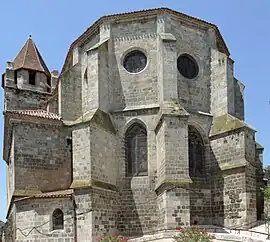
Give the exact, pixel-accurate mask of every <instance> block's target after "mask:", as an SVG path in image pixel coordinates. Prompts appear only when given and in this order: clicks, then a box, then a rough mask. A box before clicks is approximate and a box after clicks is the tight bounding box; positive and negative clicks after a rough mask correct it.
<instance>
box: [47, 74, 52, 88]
mask: <svg viewBox="0 0 270 242" xmlns="http://www.w3.org/2000/svg"><path fill="white" fill-rule="evenodd" d="M47 92H51V79H50V78H49V77H48V78H47Z"/></svg>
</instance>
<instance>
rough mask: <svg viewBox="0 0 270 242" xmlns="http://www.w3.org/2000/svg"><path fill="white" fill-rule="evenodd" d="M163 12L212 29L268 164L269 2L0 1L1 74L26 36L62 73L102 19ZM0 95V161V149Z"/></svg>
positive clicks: (2, 207)
mask: <svg viewBox="0 0 270 242" xmlns="http://www.w3.org/2000/svg"><path fill="white" fill-rule="evenodd" d="M158 7H168V8H171V9H174V10H177V11H180V12H183V13H186V14H189V15H191V16H194V17H197V18H200V19H203V20H206V21H208V22H211V23H214V24H216V25H217V26H218V27H219V30H220V31H221V34H222V36H223V38H224V40H225V42H226V44H227V46H228V48H229V50H230V53H231V57H232V59H233V60H234V61H235V77H236V78H237V79H239V80H240V81H242V82H243V83H244V85H245V86H246V88H245V118H246V122H247V123H248V124H251V125H252V126H253V127H254V128H255V129H256V130H257V134H256V138H257V140H258V142H259V143H261V144H262V145H263V146H264V147H265V151H264V164H265V165H267V164H270V152H269V148H270V139H269V138H268V134H269V133H268V132H269V131H268V130H269V129H270V126H268V124H269V120H270V102H269V100H270V93H269V90H270V80H269V78H270V75H269V73H268V72H267V71H270V68H269V63H270V62H269V56H270V47H269V44H270V27H269V23H270V14H269V12H270V1H269V0H259V1H255V0H237V1H236V0H226V1H217V0H166V1H165V0H136V1H123V0H114V1H111V0H107V1H106V0H98V1H89V0H76V1H73V0H57V1H55V0H54V1H53V0H39V1H37V0H23V1H22V0H13V1H7V0H2V1H0V10H1V11H0V12H1V14H0V72H1V73H3V72H4V70H5V63H6V61H7V60H13V59H14V57H15V56H16V54H17V53H18V52H19V50H20V49H21V47H22V46H23V44H24V43H25V41H26V40H27V38H28V36H29V35H30V34H31V35H32V38H33V40H34V41H35V43H36V45H37V47H38V49H39V51H40V52H41V55H42V56H43V58H44V60H45V62H46V64H47V66H48V67H49V69H50V70H54V69H58V70H61V68H62V65H63V62H64V59H65V57H66V54H67V51H68V48H69V46H70V44H71V43H72V42H73V41H74V40H75V39H76V38H77V37H79V36H80V35H81V34H82V33H83V32H84V31H85V30H86V29H87V28H88V27H89V26H90V25H91V24H93V23H94V21H96V20H97V19H98V18H99V17H101V16H103V15H108V14H113V13H121V12H128V11H134V10H142V9H149V8H158ZM3 100H4V99H3V90H2V88H1V91H0V112H1V117H0V136H1V137H0V157H1V158H2V147H3V120H4V119H3V115H2V111H3ZM1 158H0V219H1V220H5V216H6V174H5V171H6V167H5V166H6V164H5V161H2V160H1Z"/></svg>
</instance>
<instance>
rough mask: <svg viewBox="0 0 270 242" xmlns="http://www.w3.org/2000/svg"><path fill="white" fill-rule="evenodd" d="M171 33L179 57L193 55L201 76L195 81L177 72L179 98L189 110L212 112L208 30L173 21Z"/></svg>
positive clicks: (176, 20)
mask: <svg viewBox="0 0 270 242" xmlns="http://www.w3.org/2000/svg"><path fill="white" fill-rule="evenodd" d="M171 33H172V34H173V35H174V36H175V37H176V51H177V57H178V56H180V55H181V54H185V53H187V54H189V55H191V56H192V57H193V58H194V59H195V60H196V62H197V64H198V68H199V74H198V76H197V77H195V78H194V79H193V80H189V79H187V78H185V77H183V76H182V75H181V74H180V73H179V71H177V80H178V97H179V100H180V103H181V104H182V105H183V106H184V107H185V108H186V109H188V110H198V111H203V112H210V88H209V86H210V74H211V66H210V52H209V49H210V48H209V47H210V44H211V43H210V42H209V41H208V32H207V29H198V28H195V27H192V26H190V25H186V24H184V23H182V22H179V20H178V19H174V18H172V19H171Z"/></svg>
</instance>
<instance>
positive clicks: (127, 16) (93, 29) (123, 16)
mask: <svg viewBox="0 0 270 242" xmlns="http://www.w3.org/2000/svg"><path fill="white" fill-rule="evenodd" d="M163 13H168V14H172V15H174V16H176V17H178V18H179V19H180V20H182V21H187V22H190V23H193V24H199V25H204V26H207V27H211V28H213V29H214V30H215V32H216V36H217V46H218V49H219V50H220V51H221V52H223V53H225V54H226V55H228V56H229V55H230V53H229V50H228V48H227V46H226V44H225V41H224V39H223V38H222V36H221V34H220V32H219V29H218V27H217V26H216V25H214V24H212V23H209V22H206V21H204V20H201V19H198V18H195V17H191V16H189V15H186V14H183V13H180V12H177V11H175V10H172V9H169V8H155V9H148V10H140V11H134V12H127V13H120V14H113V15H106V16H103V17H101V18H100V19H98V20H97V21H96V22H95V23H94V24H93V25H92V26H90V27H89V28H88V29H87V30H86V31H85V32H84V33H83V34H82V35H81V36H80V37H79V38H77V39H76V40H75V41H74V42H73V43H72V44H71V46H70V48H69V51H68V54H67V56H66V59H65V63H64V66H63V68H62V71H61V74H62V73H63V72H64V71H65V70H66V69H67V67H68V63H69V62H70V61H71V59H72V49H73V48H74V47H75V46H76V45H80V44H82V43H83V42H84V41H85V40H87V39H88V38H89V37H90V36H91V35H92V34H93V33H94V32H96V31H97V30H98V28H99V26H100V24H101V23H102V22H103V21H118V20H124V19H130V18H133V17H147V16H150V15H155V14H163Z"/></svg>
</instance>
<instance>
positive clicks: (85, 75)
mask: <svg viewBox="0 0 270 242" xmlns="http://www.w3.org/2000/svg"><path fill="white" fill-rule="evenodd" d="M83 79H84V82H85V84H86V85H87V84H88V78H87V68H86V69H85V72H84V75H83Z"/></svg>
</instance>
